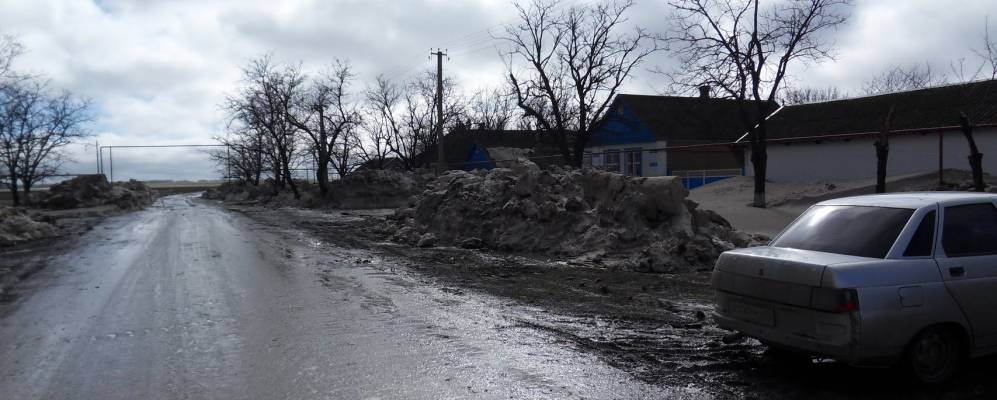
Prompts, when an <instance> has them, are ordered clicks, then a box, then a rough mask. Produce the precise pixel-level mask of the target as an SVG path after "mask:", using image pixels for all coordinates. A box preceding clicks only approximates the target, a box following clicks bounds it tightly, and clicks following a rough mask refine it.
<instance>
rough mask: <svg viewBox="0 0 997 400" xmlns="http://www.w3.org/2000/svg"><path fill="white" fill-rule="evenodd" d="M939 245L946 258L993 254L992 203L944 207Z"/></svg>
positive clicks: (996, 238) (995, 219)
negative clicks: (943, 221) (943, 220)
mask: <svg viewBox="0 0 997 400" xmlns="http://www.w3.org/2000/svg"><path fill="white" fill-rule="evenodd" d="M942 248H944V249H945V254H946V255H948V256H949V257H966V256H976V255H984V254H997V208H994V205H993V203H982V204H967V205H962V206H952V207H946V208H945V224H944V226H943V227H942Z"/></svg>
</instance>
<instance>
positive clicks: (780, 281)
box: [713, 246, 863, 307]
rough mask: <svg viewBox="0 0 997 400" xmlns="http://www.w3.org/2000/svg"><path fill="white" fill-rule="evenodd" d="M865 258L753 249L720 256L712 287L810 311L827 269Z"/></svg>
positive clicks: (805, 251) (783, 249) (794, 250)
mask: <svg viewBox="0 0 997 400" xmlns="http://www.w3.org/2000/svg"><path fill="white" fill-rule="evenodd" d="M861 260H863V258H861V257H855V256H848V255H842V254H831V253H822V252H818V251H810V250H797V249H789V248H780V247H768V246H766V247H753V248H747V249H738V250H733V251H728V252H725V253H723V254H721V255H720V258H719V259H718V260H717V265H716V269H715V271H714V273H713V287H714V288H715V289H717V290H721V291H724V292H728V293H734V294H739V295H742V296H747V297H752V298H756V299H762V300H768V301H774V302H778V303H783V304H788V305H794V306H800V307H809V306H810V296H811V289H812V288H814V287H820V286H821V276H822V275H823V273H824V268H826V267H827V266H828V265H833V264H840V263H847V262H853V261H861Z"/></svg>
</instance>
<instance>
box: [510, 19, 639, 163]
mask: <svg viewBox="0 0 997 400" xmlns="http://www.w3.org/2000/svg"><path fill="white" fill-rule="evenodd" d="M632 5H633V1H632V0H620V1H610V2H607V3H601V2H596V3H595V4H591V5H572V6H567V9H566V10H563V11H560V10H558V8H559V6H560V4H559V3H558V2H556V1H547V0H534V1H533V2H531V3H530V4H528V5H524V4H522V3H516V10H517V12H518V17H519V21H518V22H517V23H514V24H510V25H507V26H506V27H505V31H504V33H503V34H502V35H501V37H500V39H503V40H505V41H506V42H507V43H508V44H509V46H510V51H509V53H508V55H507V60H506V62H507V64H508V78H509V82H508V83H509V86H510V88H511V89H512V92H513V94H514V96H515V98H516V104H517V105H518V106H519V108H520V109H521V110H522V111H523V113H524V114H525V117H526V118H528V119H531V120H532V122H531V123H528V125H533V126H536V127H537V128H539V130H541V131H544V132H547V133H549V134H552V135H553V136H554V140H555V142H556V143H557V145H558V147H559V148H560V151H561V155H562V156H563V157H564V160H565V162H567V163H569V164H571V165H574V166H581V165H582V160H583V157H584V152H585V145H586V144H587V143H588V140H589V136H590V130H591V128H592V126H593V124H594V123H595V122H596V121H598V120H599V119H601V118H602V116H603V115H604V114H605V112H606V109H607V108H608V107H609V104H610V101H612V98H613V96H614V95H616V93H617V91H618V90H619V89H620V86H621V85H622V84H623V83H624V82H625V81H626V80H627V78H629V77H630V74H631V72H633V70H634V68H636V67H637V66H638V65H640V64H641V63H642V62H643V61H644V60H645V59H646V58H647V56H649V55H650V54H652V53H653V52H655V51H657V50H658V47H657V41H656V40H654V39H655V38H654V37H653V36H652V35H650V34H649V33H647V32H646V31H644V30H643V29H641V28H634V30H633V31H632V32H630V33H629V34H621V33H620V32H619V31H620V30H622V29H623V25H624V23H625V22H626V21H627V19H626V18H625V15H624V14H625V13H626V11H627V10H628V9H630V7H631V6H632Z"/></svg>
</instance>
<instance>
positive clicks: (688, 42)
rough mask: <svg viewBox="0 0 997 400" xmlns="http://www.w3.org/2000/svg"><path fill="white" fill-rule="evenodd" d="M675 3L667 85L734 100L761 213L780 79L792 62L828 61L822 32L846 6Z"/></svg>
mask: <svg viewBox="0 0 997 400" xmlns="http://www.w3.org/2000/svg"><path fill="white" fill-rule="evenodd" d="M760 3H761V0H679V1H675V2H673V3H671V4H672V5H673V6H674V7H675V9H676V10H677V12H676V14H675V20H676V22H677V24H676V25H675V33H674V34H673V35H672V36H673V37H672V38H671V41H672V42H673V43H675V44H676V46H677V48H676V49H675V51H674V53H675V55H677V56H678V58H679V61H680V67H679V69H678V70H677V71H676V72H674V73H671V74H670V75H671V77H672V82H673V85H675V86H676V87H677V88H678V89H683V88H684V89H685V90H690V89H693V88H696V87H700V86H711V87H717V88H719V89H720V90H721V91H722V93H723V95H724V96H725V97H729V98H733V99H736V100H738V104H739V105H740V107H739V109H740V114H741V119H742V121H743V122H744V125H745V128H746V130H747V131H748V138H749V140H750V143H751V162H752V164H753V165H754V173H755V190H754V192H755V198H754V205H755V206H756V207H765V176H766V169H767V164H768V153H767V147H766V144H767V140H768V128H767V125H766V123H765V117H766V116H768V115H769V114H770V113H771V112H772V111H774V107H775V100H776V95H777V94H778V93H779V90H780V88H781V85H782V83H783V80H784V79H785V77H786V72H787V70H788V68H789V66H790V65H792V64H793V63H795V62H819V61H822V60H825V59H829V58H831V57H832V54H831V48H830V43H829V42H828V38H827V35H826V34H825V33H824V32H825V31H827V30H829V29H832V28H835V27H837V26H839V25H841V24H842V23H844V22H845V20H846V16H845V15H844V14H843V10H844V8H845V7H846V6H847V5H848V4H849V1H848V0H788V1H782V2H774V3H772V4H770V5H767V6H765V7H763V6H762V5H761V4H760Z"/></svg>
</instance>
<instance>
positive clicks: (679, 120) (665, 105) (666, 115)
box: [596, 94, 777, 144]
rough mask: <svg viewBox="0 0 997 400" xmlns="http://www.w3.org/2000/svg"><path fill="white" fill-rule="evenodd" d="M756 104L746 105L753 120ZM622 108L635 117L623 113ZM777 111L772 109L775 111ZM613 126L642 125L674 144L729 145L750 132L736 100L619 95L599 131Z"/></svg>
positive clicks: (755, 113) (747, 103) (752, 102)
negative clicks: (616, 124)
mask: <svg viewBox="0 0 997 400" xmlns="http://www.w3.org/2000/svg"><path fill="white" fill-rule="evenodd" d="M756 104H757V102H754V101H749V102H746V103H745V105H746V106H748V107H747V111H748V112H749V117H750V118H751V119H752V120H754V119H755V116H756V115H757V111H756V110H757V107H755V105H756ZM621 106H623V108H624V109H626V110H629V111H630V112H631V113H632V114H628V113H627V112H620V111H619V108H620V107H621ZM776 108H777V106H773V107H772V110H775V109H776ZM631 119H634V120H635V121H634V120H631ZM614 122H615V123H619V124H622V125H623V126H625V127H628V128H630V129H633V128H636V127H638V125H637V124H640V125H642V126H643V127H646V128H647V129H648V130H649V131H650V132H651V133H652V134H653V135H654V136H655V137H656V138H657V139H658V140H666V141H669V142H672V143H690V144H694V143H711V142H712V143H718V142H719V143H729V142H734V141H736V140H737V139H738V138H739V137H740V136H742V135H743V134H744V132H745V131H746V130H747V129H745V126H744V122H743V121H742V119H741V115H740V110H739V106H738V101H737V100H733V99H722V98H711V97H706V98H704V97H681V96H648V95H635V94H620V95H617V96H616V99H614V100H613V106H612V107H611V108H610V110H609V112H607V114H606V118H604V119H603V120H602V121H601V122H600V127H608V126H611V125H612V123H614ZM600 127H597V128H596V130H597V131H598V130H599V128H600ZM607 129H612V128H607Z"/></svg>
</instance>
